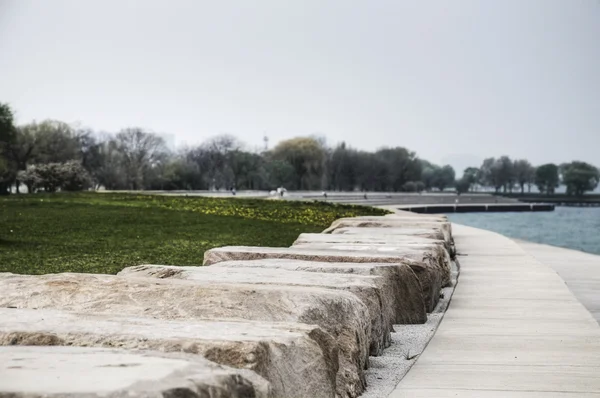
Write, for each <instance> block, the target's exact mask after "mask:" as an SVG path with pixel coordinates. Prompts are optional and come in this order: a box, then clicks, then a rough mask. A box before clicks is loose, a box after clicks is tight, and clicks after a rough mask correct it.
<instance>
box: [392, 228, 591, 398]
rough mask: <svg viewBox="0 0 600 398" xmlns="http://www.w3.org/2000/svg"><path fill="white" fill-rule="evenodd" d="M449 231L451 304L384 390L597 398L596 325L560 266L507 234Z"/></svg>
mask: <svg viewBox="0 0 600 398" xmlns="http://www.w3.org/2000/svg"><path fill="white" fill-rule="evenodd" d="M453 233H454V238H455V241H456V246H457V249H458V252H459V255H460V257H459V259H460V265H461V275H460V279H459V282H458V285H457V288H456V290H455V292H454V296H453V298H452V302H451V303H450V307H449V309H448V311H447V312H446V315H445V317H444V319H443V321H442V323H441V325H440V327H439V329H438V330H437V332H436V334H435V336H434V337H433V339H432V340H431V342H430V343H429V346H428V347H427V348H426V349H425V351H424V352H423V354H422V355H421V357H420V358H419V359H418V361H417V363H416V364H415V366H414V367H413V368H412V369H411V370H410V372H409V373H408V374H407V375H406V377H405V378H404V379H403V380H402V381H401V382H400V384H399V385H398V386H397V388H396V390H394V392H393V393H392V394H391V395H390V397H391V398H425V397H426V398H431V397H439V398H446V397H473V398H475V397H477V398H480V397H481V398H488V397H493V398H501V397H502V398H504V397H507V398H513V397H523V398H541V397H544V398H547V397H557V398H558V397H560V398H570V397H600V327H599V325H598V323H596V321H595V320H594V318H593V317H592V315H591V314H590V313H589V312H588V311H587V310H586V309H585V307H584V306H583V305H582V304H581V303H580V302H579V301H578V300H577V299H576V298H575V296H574V295H573V294H572V293H571V291H570V290H569V289H568V288H567V286H566V285H565V282H564V281H563V280H562V279H561V278H560V277H559V276H558V274H557V273H556V272H554V270H553V269H551V268H550V267H548V266H547V265H544V264H542V263H541V262H539V261H538V260H536V259H535V258H534V257H533V256H531V255H529V254H528V253H526V252H525V251H524V250H523V249H522V248H521V247H520V246H519V245H518V244H517V243H515V242H514V241H512V240H510V239H508V238H506V237H504V236H501V235H498V234H495V233H493V232H488V231H483V230H479V229H475V228H470V227H464V226H460V225H453Z"/></svg>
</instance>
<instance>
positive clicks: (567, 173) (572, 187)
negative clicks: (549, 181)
mask: <svg viewBox="0 0 600 398" xmlns="http://www.w3.org/2000/svg"><path fill="white" fill-rule="evenodd" d="M599 180H600V174H599V172H598V169H597V168H596V167H594V166H592V165H591V164H589V163H586V162H578V161H574V162H571V163H568V164H566V165H565V166H564V170H563V183H564V184H565V185H566V186H567V194H569V195H576V196H582V195H583V194H584V193H585V192H586V191H593V190H594V189H596V187H597V186H598V181H599Z"/></svg>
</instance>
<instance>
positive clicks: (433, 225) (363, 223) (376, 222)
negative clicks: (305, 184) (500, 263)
mask: <svg viewBox="0 0 600 398" xmlns="http://www.w3.org/2000/svg"><path fill="white" fill-rule="evenodd" d="M451 225H452V224H450V223H449V222H440V221H421V220H413V219H412V218H403V219H399V218H395V217H379V218H375V217H372V218H367V219H360V218H340V219H338V220H335V221H334V222H333V223H332V224H331V226H330V227H329V228H327V229H326V230H325V231H323V233H332V232H333V231H335V230H337V229H340V228H411V229H414V228H419V229H429V230H435V231H438V230H439V231H441V232H442V234H443V236H444V240H445V241H447V242H451V241H452V226H451Z"/></svg>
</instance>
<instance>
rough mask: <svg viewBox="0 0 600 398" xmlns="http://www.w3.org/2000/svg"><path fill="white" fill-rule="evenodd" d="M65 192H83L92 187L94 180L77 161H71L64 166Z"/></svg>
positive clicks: (63, 186) (63, 187) (63, 181)
mask: <svg viewBox="0 0 600 398" xmlns="http://www.w3.org/2000/svg"><path fill="white" fill-rule="evenodd" d="M61 173H62V184H61V186H60V188H61V189H62V190H63V191H83V190H86V189H89V188H90V187H91V186H92V178H91V177H90V175H89V173H88V172H87V170H86V169H85V168H84V167H83V166H82V164H81V162H79V161H77V160H70V161H68V162H66V163H63V164H62V171H61Z"/></svg>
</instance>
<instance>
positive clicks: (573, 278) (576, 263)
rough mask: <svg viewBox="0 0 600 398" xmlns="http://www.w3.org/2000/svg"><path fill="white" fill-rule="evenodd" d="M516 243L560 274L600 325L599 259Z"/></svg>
mask: <svg viewBox="0 0 600 398" xmlns="http://www.w3.org/2000/svg"><path fill="white" fill-rule="evenodd" d="M517 244H518V245H519V246H521V248H523V249H524V250H525V251H526V252H527V253H529V254H531V255H532V256H534V257H535V258H536V259H537V260H538V261H540V262H542V263H544V264H546V265H549V266H550V267H552V268H553V269H554V270H555V271H556V272H558V274H559V275H560V276H561V278H563V279H564V281H565V283H566V284H567V286H568V287H569V289H571V291H572V292H573V294H574V295H575V297H577V299H579V301H581V303H582V304H583V305H584V306H585V307H586V308H587V309H588V311H590V312H591V313H592V315H593V316H594V318H596V321H598V323H600V256H597V255H595V254H589V253H584V252H580V251H577V250H570V249H563V248H560V247H554V246H548V245H540V244H537V243H530V242H523V241H517ZM599 377H600V376H599Z"/></svg>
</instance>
